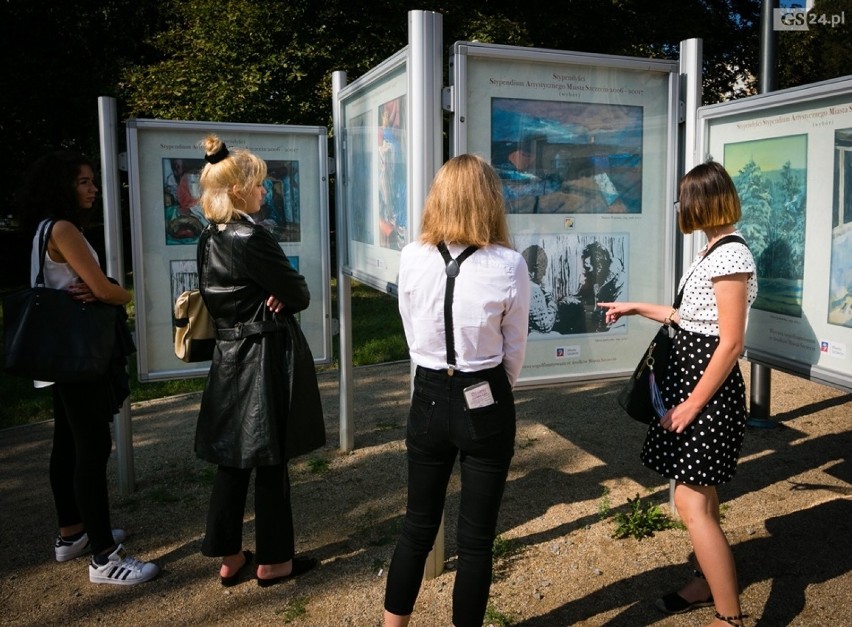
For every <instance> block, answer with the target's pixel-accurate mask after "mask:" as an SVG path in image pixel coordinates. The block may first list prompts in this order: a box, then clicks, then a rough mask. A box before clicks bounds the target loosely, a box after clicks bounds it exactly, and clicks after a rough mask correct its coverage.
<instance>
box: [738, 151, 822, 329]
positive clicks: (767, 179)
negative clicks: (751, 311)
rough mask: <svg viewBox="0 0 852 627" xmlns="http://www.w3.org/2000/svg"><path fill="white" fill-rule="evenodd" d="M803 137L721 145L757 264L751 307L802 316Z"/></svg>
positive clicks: (804, 209)
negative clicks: (756, 287) (754, 293)
mask: <svg viewBox="0 0 852 627" xmlns="http://www.w3.org/2000/svg"><path fill="white" fill-rule="evenodd" d="M807 148H808V136H807V135H790V136H787V137H776V138H770V139H760V140H755V141H747V142H738V143H731V144H725V154H724V163H725V169H726V170H727V171H728V173H729V174H730V175H731V178H733V181H734V185H735V186H736V188H737V193H738V194H739V196H740V202H741V204H742V213H743V215H742V220H740V222H739V224H738V225H737V228H739V230H740V231H741V232H742V234H743V236H744V237H745V239H746V242H748V245H749V248H751V252H752V254H753V255H754V259H755V263H756V264H757V281H758V295H757V300H756V301H755V302H754V304H753V305H752V307H753V308H755V309H760V310H763V311H770V312H774V313H779V314H784V315H788V316H794V317H797V318H801V317H802V284H803V279H804V270H805V219H806V205H807V188H806V182H807Z"/></svg>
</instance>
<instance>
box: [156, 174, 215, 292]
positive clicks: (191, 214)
mask: <svg viewBox="0 0 852 627" xmlns="http://www.w3.org/2000/svg"><path fill="white" fill-rule="evenodd" d="M202 168H204V159H175V158H165V159H163V210H164V212H165V220H166V244H194V243H196V242H197V241H198V236H199V235H201V231H202V229H204V227H205V226H207V219H206V218H205V217H204V211H202V209H201V202H200V201H201V183H200V179H201V170H202ZM179 293H180V292H178V294H179ZM172 302H174V301H172Z"/></svg>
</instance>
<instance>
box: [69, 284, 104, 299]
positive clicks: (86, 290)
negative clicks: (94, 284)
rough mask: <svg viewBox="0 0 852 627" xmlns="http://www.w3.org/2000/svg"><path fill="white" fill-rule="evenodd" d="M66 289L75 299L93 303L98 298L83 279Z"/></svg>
mask: <svg viewBox="0 0 852 627" xmlns="http://www.w3.org/2000/svg"><path fill="white" fill-rule="evenodd" d="M66 289H67V290H68V293H69V294H71V298H73V299H74V300H79V301H80V302H83V303H93V302H95V301H96V300H98V299H97V297H96V296H95V295H94V294H93V293H92V290H91V288H90V287H89V286H88V285H86V284H85V283H84V282H83V281H77V282H75V283H72V284H71V285H69V286H68V287H67V288H66Z"/></svg>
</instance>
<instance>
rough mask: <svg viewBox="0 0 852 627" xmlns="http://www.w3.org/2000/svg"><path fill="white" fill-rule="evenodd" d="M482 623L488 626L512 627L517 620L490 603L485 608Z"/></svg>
mask: <svg viewBox="0 0 852 627" xmlns="http://www.w3.org/2000/svg"><path fill="white" fill-rule="evenodd" d="M482 624H483V625H485V626H487V627H512V625H514V624H515V622H514V620H513V618H512V617H511V616H510V615H508V614H504V613H503V612H501V611H500V610H498V609H497V608H496V607H494V606H493V605H491V604H490V603H489V604H488V607H487V608H486V609H485V617H484V618H483V623H482Z"/></svg>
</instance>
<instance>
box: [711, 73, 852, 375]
mask: <svg viewBox="0 0 852 627" xmlns="http://www.w3.org/2000/svg"><path fill="white" fill-rule="evenodd" d="M698 123H699V133H698V141H699V154H700V155H702V156H703V157H704V158H709V157H712V158H713V159H715V160H716V161H719V162H720V163H722V164H724V166H725V169H726V170H727V171H728V173H729V174H730V175H731V177H732V178H733V180H734V184H735V185H736V186H737V192H738V193H739V195H740V200H741V202H742V208H743V218H742V220H741V221H740V223H739V225H738V228H739V229H740V230H741V231H742V233H743V235H744V236H745V238H746V240H747V242H748V244H749V246H750V248H751V250H752V253H753V254H754V257H755V260H756V262H757V275H758V289H759V293H758V297H757V300H756V301H755V303H754V305H752V308H751V311H750V314H749V324H748V331H747V333H746V351H745V355H746V357H747V358H748V359H749V360H751V361H754V362H757V363H762V364H764V365H767V366H769V367H772V368H777V369H779V370H783V371H787V372H792V373H794V374H799V375H803V376H807V377H808V378H810V379H813V380H816V381H820V382H823V383H828V384H830V385H835V386H838V387H843V388H846V389H850V388H852V77H844V78H840V79H834V80H831V81H825V82H821V83H814V84H813V85H806V86H804V87H797V88H794V89H788V90H783V91H777V92H772V93H770V94H764V95H760V96H753V97H750V98H744V99H741V100H737V101H733V102H729V103H722V104H718V105H712V106H707V107H701V108H699V109H698Z"/></svg>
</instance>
